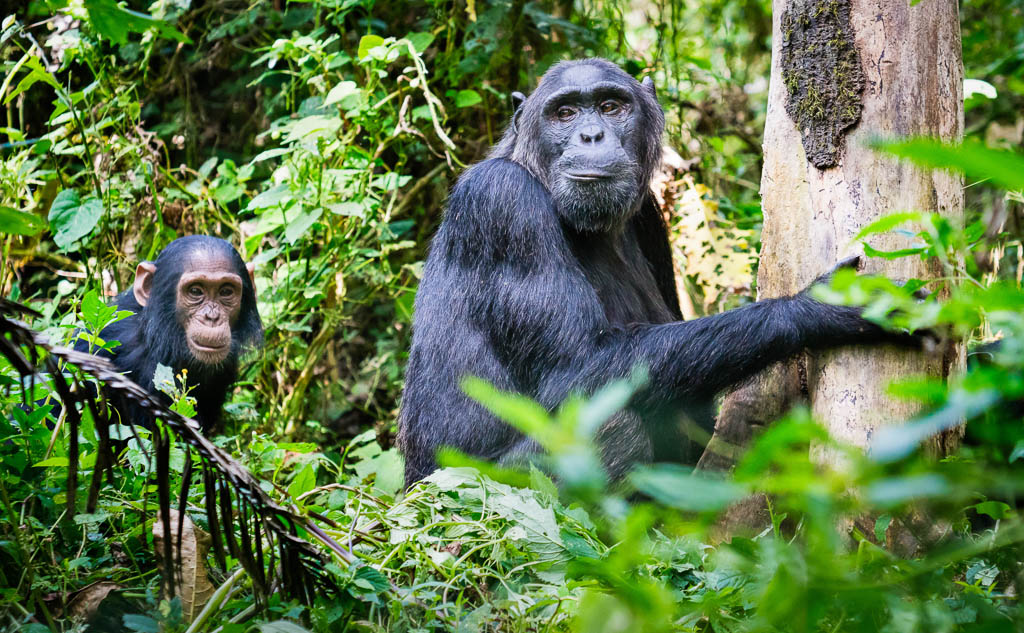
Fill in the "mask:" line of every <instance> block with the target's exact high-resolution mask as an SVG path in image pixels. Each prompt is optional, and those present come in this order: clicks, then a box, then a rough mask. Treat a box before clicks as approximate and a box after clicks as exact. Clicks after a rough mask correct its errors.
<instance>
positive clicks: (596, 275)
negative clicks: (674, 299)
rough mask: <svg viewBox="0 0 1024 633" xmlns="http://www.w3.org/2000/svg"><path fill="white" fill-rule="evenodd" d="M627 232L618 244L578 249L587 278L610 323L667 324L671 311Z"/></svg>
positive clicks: (644, 259)
mask: <svg viewBox="0 0 1024 633" xmlns="http://www.w3.org/2000/svg"><path fill="white" fill-rule="evenodd" d="M631 237H632V236H631V235H626V236H624V237H623V239H622V240H621V241H619V242H617V243H601V244H597V245H592V247H591V248H581V249H579V250H577V252H576V255H577V259H578V261H579V262H580V266H581V267H582V268H583V272H584V274H585V275H586V277H587V281H589V282H590V284H591V285H592V286H593V287H594V290H595V291H596V292H597V297H598V299H599V300H600V301H601V306H602V307H603V308H604V313H605V318H607V319H608V323H609V325H613V326H624V325H630V324H635V323H667V322H669V321H672V313H671V312H670V311H669V309H668V306H666V305H665V300H664V298H662V296H661V293H660V292H659V291H658V285H657V283H656V282H655V281H654V275H652V274H651V270H650V266H649V265H648V263H647V259H646V257H644V255H643V253H642V252H641V251H640V249H639V247H638V246H636V243H635V241H634V240H632V239H629V238H631Z"/></svg>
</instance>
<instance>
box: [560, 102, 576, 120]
mask: <svg viewBox="0 0 1024 633" xmlns="http://www.w3.org/2000/svg"><path fill="white" fill-rule="evenodd" d="M574 116H576V109H575V108H571V107H569V106H561V107H559V108H558V119H559V120H560V121H571V120H572V118H573V117H574Z"/></svg>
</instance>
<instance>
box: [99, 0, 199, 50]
mask: <svg viewBox="0 0 1024 633" xmlns="http://www.w3.org/2000/svg"><path fill="white" fill-rule="evenodd" d="M85 9H86V11H88V12H89V22H91V23H92V26H93V28H95V29H96V32H97V33H99V34H100V35H101V36H103V37H105V38H107V39H109V40H111V41H113V42H114V43H116V44H127V43H128V33H129V32H132V33H145V32H146V31H148V30H149V29H151V28H155V29H156V30H157V32H158V33H160V35H162V36H163V37H166V38H169V39H173V40H177V41H179V42H185V43H188V44H191V43H192V40H190V39H189V38H187V37H186V36H185V34H184V33H182V32H181V31H179V30H178V29H176V28H174V27H173V26H172V25H171V24H170V23H169V22H165V21H163V20H158V19H156V18H154V17H153V16H151V15H146V14H145V13H139V12H138V11H132V10H131V9H125V8H123V7H120V6H118V5H117V3H115V2H114V1H113V0H85Z"/></svg>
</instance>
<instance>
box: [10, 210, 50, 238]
mask: <svg viewBox="0 0 1024 633" xmlns="http://www.w3.org/2000/svg"><path fill="white" fill-rule="evenodd" d="M46 227H47V224H46V220H44V219H42V218H41V217H39V216H37V215H35V214H33V213H27V212H25V211H18V210H17V209H12V208H11V207H4V206H0V233H6V234H8V235H36V234H38V233H39V232H40V231H42V230H43V229H45V228H46Z"/></svg>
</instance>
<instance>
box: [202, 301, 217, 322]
mask: <svg viewBox="0 0 1024 633" xmlns="http://www.w3.org/2000/svg"><path fill="white" fill-rule="evenodd" d="M200 316H202V318H203V320H204V321H206V322H207V323H208V324H210V325H217V324H218V323H219V322H220V317H221V313H220V310H218V309H217V308H215V307H212V306H207V307H206V308H204V309H203V310H202V312H200Z"/></svg>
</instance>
